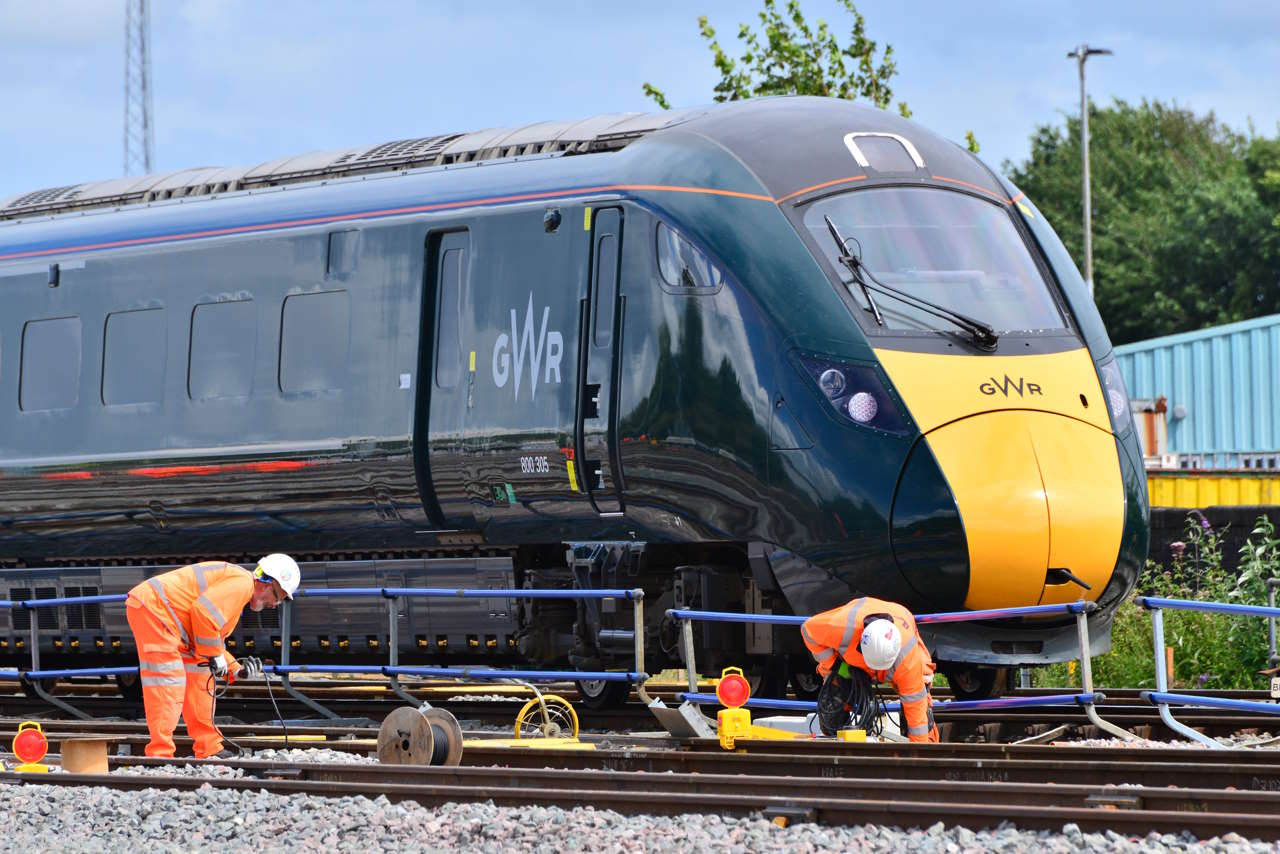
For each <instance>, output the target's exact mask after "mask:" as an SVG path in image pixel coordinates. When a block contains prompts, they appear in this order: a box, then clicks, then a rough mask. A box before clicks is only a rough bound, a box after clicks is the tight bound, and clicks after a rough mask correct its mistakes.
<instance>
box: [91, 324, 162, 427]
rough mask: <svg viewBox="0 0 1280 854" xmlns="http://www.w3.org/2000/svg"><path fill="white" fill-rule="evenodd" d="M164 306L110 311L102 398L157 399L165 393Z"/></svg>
mask: <svg viewBox="0 0 1280 854" xmlns="http://www.w3.org/2000/svg"><path fill="white" fill-rule="evenodd" d="M166 338H167V335H166V332H165V322H164V309H162V308H146V309H141V310H139V311H116V312H112V313H111V314H108V315H107V323H106V327H105V330H104V332H103V343H102V402H103V403H104V404H106V405H107V406H118V405H122V404H128V403H157V402H159V401H160V400H161V399H162V398H163V396H164V356H165V341H166Z"/></svg>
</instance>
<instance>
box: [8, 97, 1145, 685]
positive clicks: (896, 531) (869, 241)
mask: <svg viewBox="0 0 1280 854" xmlns="http://www.w3.org/2000/svg"><path fill="white" fill-rule="evenodd" d="M1146 496H1147V490H1146V484H1145V480H1144V473H1143V468H1142V457H1141V452H1140V450H1139V446H1138V440H1137V437H1136V436H1135V431H1134V427H1133V422H1132V417H1131V415H1130V411H1129V403H1128V398H1127V395H1126V392H1125V389H1124V385H1123V382H1122V380H1121V378H1120V374H1119V372H1118V370H1117V369H1116V366H1115V360H1114V357H1113V355H1112V348H1111V344H1110V342H1109V340H1108V338H1107V334H1106V330H1105V329H1104V327H1103V324H1102V322H1101V319H1100V318H1099V315H1098V312H1097V310H1096V308H1095V307H1094V304H1093V302H1092V300H1091V298H1090V296H1089V294H1088V292H1087V290H1086V288H1085V286H1084V284H1083V282H1082V281H1081V278H1080V276H1079V274H1078V273H1077V271H1076V268H1075V266H1074V265H1073V263H1072V261H1071V259H1070V257H1069V256H1068V254H1067V252H1066V251H1065V249H1064V248H1063V246H1062V244H1061V242H1060V241H1059V240H1058V238H1057V237H1056V236H1055V235H1054V233H1053V231H1052V229H1051V228H1050V226H1049V224H1048V223H1047V222H1045V220H1044V217H1043V216H1042V215H1041V214H1040V213H1039V212H1038V211H1037V210H1036V209H1035V207H1034V206H1033V205H1032V203H1031V201H1030V200H1028V199H1027V198H1026V197H1025V196H1024V195H1023V194H1022V193H1020V192H1019V191H1018V190H1017V189H1016V188H1015V187H1013V186H1012V185H1011V184H1010V183H1009V182H1008V181H1007V180H1005V179H1003V178H1001V177H1000V176H999V175H997V174H996V173H995V172H993V171H992V170H991V169H990V168H988V167H987V166H986V165H985V164H983V163H982V161H981V160H979V159H978V158H977V157H975V156H973V155H971V154H970V153H968V152H967V151H965V150H964V149H962V148H960V147H958V146H957V145H955V144H953V143H951V142H949V141H947V140H945V139H943V138H941V137H939V136H938V135H936V134H933V133H931V132H929V131H927V130H925V129H923V128H921V127H920V126H918V125H916V124H914V123H912V122H910V121H907V120H904V119H901V118H898V117H896V116H893V115H890V114H888V113H885V112H883V111H880V110H875V109H869V108H866V107H862V106H858V105H856V104H852V103H848V102H844V101H838V100H832V99H823V98H803V97H796V98H776V99H762V100H755V101H747V102H740V103H731V104H725V105H720V106H714V107H707V108H699V109H692V110H686V111H680V112H670V113H660V114H656V115H609V116H599V117H595V118H593V119H588V120H585V121H582V122H564V123H544V124H538V125H532V126H529V127H525V128H517V129H502V130H488V131H480V132H475V133H469V134H447V135H442V136H435V137H428V138H422V139H412V140H403V141H399V142H395V143H388V144H385V145H380V146H371V147H366V148H357V149H349V150H346V151H340V152H324V153H320V154H311V155H303V156H300V157H294V158H284V159H282V160H278V161H273V162H270V163H265V164H260V165H258V166H253V167H245V168H230V169H194V170H186V171H184V172H178V173H173V174H170V175H158V176H148V177H147V178H143V179H137V178H134V179H118V180H115V181H105V182H98V183H90V184H79V185H70V186H67V187H56V188H51V189H47V190H42V191H38V192H34V193H26V194H22V195H19V196H14V197H12V198H8V199H0V576H2V579H0V580H3V581H5V582H7V585H8V591H9V593H8V595H9V597H10V598H15V599H16V598H28V597H34V596H47V595H61V594H65V593H67V592H68V591H72V590H74V591H85V592H88V591H93V592H104V593H109V592H119V591H122V590H124V589H127V588H128V586H129V585H131V584H132V583H135V582H136V580H137V579H138V578H139V577H141V576H142V575H143V574H145V573H147V572H149V571H153V568H155V567H158V566H161V565H165V564H168V563H176V562H180V561H184V560H188V559H192V558H205V557H221V558H229V559H234V558H237V557H247V558H251V557H255V556H257V555H258V554H260V553H266V552H269V551H290V552H293V553H295V554H297V555H298V556H299V557H300V559H301V560H302V561H303V562H304V576H305V577H304V586H325V585H326V584H327V585H331V586H332V585H337V584H353V585H354V584H359V585H361V586H368V585H371V584H372V585H376V584H390V585H393V586H415V585H428V586H445V585H452V586H459V587H461V586H487V587H493V588H502V587H511V586H516V587H519V586H527V587H591V586H609V587H616V586H626V587H642V588H644V589H645V591H646V601H647V603H648V605H647V614H648V620H647V621H646V622H647V624H646V625H644V626H635V625H632V623H631V615H630V612H629V611H627V610H626V609H620V610H619V611H618V612H614V611H610V610H609V603H605V604H604V606H602V607H597V606H594V605H577V606H575V605H573V604H557V603H547V602H535V603H534V604H530V602H528V601H510V600H501V601H499V600H493V601H486V600H467V602H465V603H459V604H456V605H454V604H449V605H444V604H440V603H434V602H433V603H430V605H429V606H428V604H426V603H423V602H415V603H409V604H407V605H406V610H405V611H404V613H403V614H402V615H401V617H400V619H402V620H403V622H402V623H401V625H400V626H399V633H398V637H399V638H401V639H402V642H403V644H404V650H403V654H402V660H405V661H411V660H430V661H436V660H440V661H453V660H465V661H475V660H477V659H493V660H494V661H497V660H507V661H510V660H520V661H525V662H532V663H537V664H552V663H564V662H568V663H569V664H571V665H573V666H577V667H579V668H580V669H599V668H601V667H625V666H626V661H627V657H628V650H629V649H630V643H631V640H632V639H634V632H636V631H642V632H644V634H645V639H646V641H647V646H648V648H649V649H650V650H651V652H650V653H649V655H650V661H649V665H650V667H651V668H653V667H657V666H661V664H662V663H672V664H675V663H678V661H679V657H680V653H679V649H678V644H677V643H676V638H675V636H674V627H673V626H672V625H671V624H670V623H669V622H668V621H666V620H665V618H664V616H663V611H664V610H665V608H667V607H671V606H684V607H700V608H707V609H712V610H734V611H748V612H760V613H764V612H767V613H794V614H808V613H813V612H816V611H818V610H822V609H825V608H829V607H832V606H834V605H836V604H839V603H841V602H844V601H847V600H848V599H850V598H851V597H854V596H856V595H861V594H872V595H875V596H879V597H884V598H888V599H893V600H896V601H899V602H902V603H903V604H905V605H906V606H908V607H909V608H912V609H913V610H915V611H916V612H930V611H950V610H960V609H969V610H975V611H981V610H986V609H993V608H1000V607H1006V606H1019V605H1033V604H1047V603H1055V602H1068V601H1073V600H1076V599H1078V598H1082V597H1083V598H1084V599H1088V600H1093V601H1097V602H1098V603H1099V605H1100V606H1101V607H1100V609H1099V610H1098V611H1097V612H1096V613H1095V614H1094V615H1093V617H1091V621H1092V624H1093V627H1094V631H1093V637H1094V638H1095V651H1104V650H1105V649H1106V648H1107V645H1108V644H1109V626H1110V621H1111V616H1112V612H1113V610H1114V608H1115V606H1116V605H1117V604H1118V603H1120V602H1121V601H1122V599H1123V597H1124V595H1125V594H1126V593H1127V592H1128V591H1129V590H1130V589H1131V588H1132V586H1133V584H1134V583H1135V581H1136V577H1137V574H1138V570H1139V568H1140V566H1141V564H1142V562H1143V560H1144V558H1145V556H1146V550H1147V540H1148V512H1149V511H1148V506H1147V497H1146ZM0 592H3V588H0ZM322 601H323V600H316V601H314V602H302V603H300V605H299V607H298V608H297V613H296V615H295V620H294V624H293V633H292V636H291V637H290V638H288V639H285V641H284V642H287V643H290V644H291V646H292V648H293V649H294V650H295V651H296V652H295V660H321V661H324V660H332V659H334V658H335V657H342V656H347V657H348V658H352V659H354V658H356V657H358V656H366V657H369V656H373V655H375V653H374V650H375V649H376V648H377V646H378V645H377V644H376V643H373V640H374V639H375V638H382V637H383V636H384V633H385V631H386V627H385V608H384V606H383V605H382V604H381V603H378V602H373V603H363V602H360V601H358V600H334V601H332V602H323V604H322ZM108 611H109V609H108ZM624 611H625V613H624ZM24 618H26V619H29V617H27V616H26V615H25V614H23V613H17V612H15V613H14V614H13V615H11V617H10V619H11V620H12V621H13V622H12V623H11V625H10V626H9V632H8V635H5V634H4V633H3V632H2V631H0V642H3V643H0V658H4V657H5V656H9V657H11V658H15V659H16V658H20V655H19V653H18V652H17V650H16V643H17V639H18V638H21V637H25V636H26V635H25V632H24V629H26V628H29V624H22V625H19V622H18V621H20V620H22V619H24ZM255 619H256V620H261V619H262V618H261V617H259V616H255V617H250V616H246V618H245V621H244V624H243V627H242V633H243V637H242V638H241V642H246V643H252V644H262V645H270V644H272V643H275V644H277V645H279V644H280V643H281V640H280V638H279V637H278V632H277V633H276V634H275V636H273V632H272V628H273V627H272V626H271V625H268V624H265V623H260V622H257V623H255V622H254V620H255ZM115 621H117V618H116V617H115V616H113V615H112V614H110V613H99V612H98V611H97V610H94V612H93V613H92V614H88V613H81V614H79V616H78V617H73V616H72V615H66V614H63V615H61V616H59V617H58V618H57V619H56V620H51V622H50V625H48V626H44V624H41V626H40V628H41V631H42V637H44V638H46V639H45V640H42V641H41V643H42V645H43V644H44V643H46V642H47V643H48V644H49V649H48V654H49V655H51V656H54V660H61V661H63V662H66V661H73V662H80V663H86V664H87V663H91V662H92V663H96V659H101V658H110V656H111V655H112V654H120V655H126V654H127V653H128V649H127V646H128V644H127V636H128V635H127V631H123V630H122V628H121V626H120V625H116V624H115ZM121 622H122V621H121ZM54 623H56V625H55V624H54ZM46 629H47V631H46ZM118 635H123V636H124V637H125V639H126V642H125V644H124V645H123V646H121V645H119V644H113V643H112V642H111V639H112V638H113V637H115V636H118ZM793 635H795V633H794V632H789V631H784V630H782V629H770V628H759V627H740V626H726V625H708V626H701V627H699V635H698V645H699V656H700V659H699V661H700V664H701V665H702V667H703V669H704V670H709V669H711V668H713V667H718V666H720V665H722V664H743V665H746V666H747V667H748V669H749V670H751V671H753V672H754V673H756V675H758V676H759V677H761V678H762V679H765V680H781V679H782V678H784V677H786V676H790V677H791V678H792V681H793V684H795V685H796V687H797V689H799V690H801V691H805V690H812V688H813V687H814V686H813V684H812V682H811V680H810V678H809V677H810V674H811V672H812V671H811V666H812V665H811V662H810V661H809V660H808V657H807V656H806V655H805V654H804V649H803V646H802V645H801V644H800V643H799V638H798V636H793ZM366 638H367V639H368V640H369V644H366V643H365V640H366ZM104 639H105V640H104ZM926 639H927V641H928V642H929V645H930V649H931V650H932V651H933V653H934V657H935V658H936V659H938V660H939V661H940V662H941V663H942V668H943V670H944V672H947V673H949V674H951V675H952V678H953V681H954V682H957V683H958V684H960V685H961V687H962V688H963V690H964V691H966V692H968V693H969V694H970V695H981V694H983V693H990V692H991V691H992V690H994V686H995V685H997V684H998V678H999V674H1000V671H1001V669H1006V668H1009V667H1011V666H1014V665H1022V664H1039V663H1046V662H1052V661H1060V660H1064V659H1067V658H1070V657H1073V654H1074V651H1075V643H1076V639H1075V628H1074V623H1073V622H1071V621H1069V620H1065V619H1064V620H1057V619H1053V620H1021V621H1001V622H995V621H987V622H975V623H962V624H946V625H939V626H934V627H930V631H927V632H926ZM72 640H75V641H77V642H76V643H75V644H74V645H73V644H71V641H72ZM340 640H341V641H342V642H341V643H340V642H339V641H340ZM55 641H56V643H55ZM113 646H114V649H113ZM73 647H74V649H75V650H76V651H74V652H73V651H72V650H73ZM377 654H381V652H378V653H377ZM586 690H587V691H588V693H590V694H591V695H592V696H593V697H594V698H596V699H598V700H599V701H600V702H608V701H612V700H616V699H618V697H616V696H612V695H611V694H610V692H611V691H612V690H613V689H612V688H611V687H610V686H609V685H605V684H599V685H588V686H586Z"/></svg>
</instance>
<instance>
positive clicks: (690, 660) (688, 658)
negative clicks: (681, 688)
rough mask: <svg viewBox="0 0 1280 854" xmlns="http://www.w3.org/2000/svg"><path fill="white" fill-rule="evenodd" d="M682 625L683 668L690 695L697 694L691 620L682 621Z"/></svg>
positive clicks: (696, 669)
mask: <svg viewBox="0 0 1280 854" xmlns="http://www.w3.org/2000/svg"><path fill="white" fill-rule="evenodd" d="M681 622H682V623H683V625H682V626H681V627H680V632H681V636H682V637H683V639H684V666H685V672H686V673H687V674H688V676H689V691H690V693H693V694H696V693H698V661H697V658H696V655H697V654H696V653H695V652H694V648H693V620H688V619H682V620H681Z"/></svg>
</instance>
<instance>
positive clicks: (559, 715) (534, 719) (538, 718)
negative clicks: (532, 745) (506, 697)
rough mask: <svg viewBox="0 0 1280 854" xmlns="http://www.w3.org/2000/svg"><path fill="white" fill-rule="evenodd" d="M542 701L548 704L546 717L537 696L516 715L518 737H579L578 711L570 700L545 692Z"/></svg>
mask: <svg viewBox="0 0 1280 854" xmlns="http://www.w3.org/2000/svg"><path fill="white" fill-rule="evenodd" d="M542 702H543V703H546V705H547V716H546V719H543V717H542V704H541V703H539V702H538V698H537V697H534V698H533V699H532V700H530V701H529V702H527V703H525V704H524V708H522V709H521V710H520V713H519V714H518V715H516V738H577V737H578V713H577V712H575V711H574V710H573V706H572V705H570V703H569V701H568V700H566V699H565V698H564V697H560V696H558V695H556V694H543V695H542Z"/></svg>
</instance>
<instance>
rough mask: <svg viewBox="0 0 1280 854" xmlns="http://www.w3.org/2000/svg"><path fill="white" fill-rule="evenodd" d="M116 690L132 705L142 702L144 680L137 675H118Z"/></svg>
mask: <svg viewBox="0 0 1280 854" xmlns="http://www.w3.org/2000/svg"><path fill="white" fill-rule="evenodd" d="M116 689H117V690H118V691H119V692H120V696H121V697H123V698H124V699H126V700H128V701H130V702H132V703H141V702H142V680H140V679H139V678H138V674H136V673H117V674H116Z"/></svg>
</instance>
